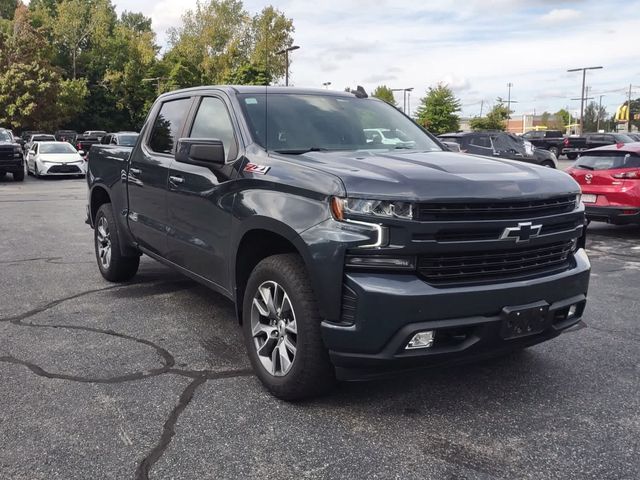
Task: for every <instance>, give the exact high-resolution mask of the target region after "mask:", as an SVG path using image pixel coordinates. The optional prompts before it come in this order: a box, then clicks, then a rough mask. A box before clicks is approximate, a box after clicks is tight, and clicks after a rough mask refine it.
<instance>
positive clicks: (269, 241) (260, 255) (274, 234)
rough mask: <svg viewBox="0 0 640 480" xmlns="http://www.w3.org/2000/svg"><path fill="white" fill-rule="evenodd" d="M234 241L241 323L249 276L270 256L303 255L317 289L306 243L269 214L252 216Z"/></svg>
mask: <svg viewBox="0 0 640 480" xmlns="http://www.w3.org/2000/svg"><path fill="white" fill-rule="evenodd" d="M233 244H234V245H237V248H236V249H235V251H234V253H233V256H232V262H231V263H232V265H231V266H230V273H231V279H232V289H233V296H234V300H235V306H236V316H237V319H238V322H239V323H242V304H243V300H244V293H245V292H244V290H245V288H246V285H247V282H248V280H249V276H250V275H251V272H252V271H253V269H254V268H255V267H256V265H257V264H258V263H260V261H262V260H263V259H265V258H267V257H270V256H272V255H278V254H282V253H296V254H298V255H300V257H301V258H302V260H303V263H304V265H305V267H306V269H307V274H308V275H309V279H310V281H311V284H312V286H314V290H315V282H314V278H313V275H312V274H311V268H310V266H311V259H310V258H309V253H308V249H307V246H306V244H305V242H304V240H303V239H302V238H301V237H300V235H299V234H298V233H297V232H296V231H295V230H293V229H292V228H291V227H289V226H288V225H286V224H284V223H281V222H279V221H277V220H273V219H269V218H266V217H252V219H251V222H250V224H248V225H245V227H244V228H243V229H242V230H241V231H240V232H239V234H238V235H237V237H236V241H234V243H233Z"/></svg>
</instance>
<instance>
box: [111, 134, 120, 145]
mask: <svg viewBox="0 0 640 480" xmlns="http://www.w3.org/2000/svg"><path fill="white" fill-rule="evenodd" d="M109 143H110V144H111V145H118V137H116V136H115V135H113V136H112V137H111V139H110V140H109Z"/></svg>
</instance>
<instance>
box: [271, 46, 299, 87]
mask: <svg viewBox="0 0 640 480" xmlns="http://www.w3.org/2000/svg"><path fill="white" fill-rule="evenodd" d="M299 48H300V47H299V46H298V45H292V46H290V47H289V48H285V49H284V50H280V51H279V52H276V55H282V54H284V62H285V65H286V70H285V73H284V75H285V77H284V78H285V80H284V84H285V86H287V87H288V86H289V52H292V51H294V50H298V49H299Z"/></svg>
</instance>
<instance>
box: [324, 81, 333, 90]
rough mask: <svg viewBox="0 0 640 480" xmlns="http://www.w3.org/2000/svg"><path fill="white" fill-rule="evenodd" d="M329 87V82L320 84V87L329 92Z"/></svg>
mask: <svg viewBox="0 0 640 480" xmlns="http://www.w3.org/2000/svg"><path fill="white" fill-rule="evenodd" d="M329 85H331V82H324V83H323V84H322V86H323V87H324V88H326V89H327V90H329Z"/></svg>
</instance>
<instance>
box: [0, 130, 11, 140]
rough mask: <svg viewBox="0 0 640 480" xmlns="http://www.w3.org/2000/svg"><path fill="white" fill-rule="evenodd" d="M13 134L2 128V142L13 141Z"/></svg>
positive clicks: (0, 136)
mask: <svg viewBox="0 0 640 480" xmlns="http://www.w3.org/2000/svg"><path fill="white" fill-rule="evenodd" d="M12 141H13V138H11V134H10V133H9V132H7V131H6V130H0V142H12Z"/></svg>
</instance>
